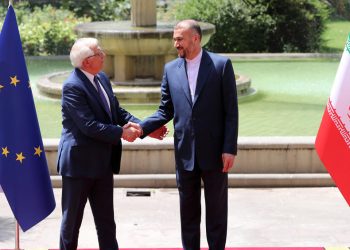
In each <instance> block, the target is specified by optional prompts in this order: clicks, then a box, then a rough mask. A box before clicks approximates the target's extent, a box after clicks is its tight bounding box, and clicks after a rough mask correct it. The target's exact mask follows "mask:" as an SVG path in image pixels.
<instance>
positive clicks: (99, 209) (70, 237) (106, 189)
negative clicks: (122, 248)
mask: <svg viewBox="0 0 350 250" xmlns="http://www.w3.org/2000/svg"><path fill="white" fill-rule="evenodd" d="M87 200H89V203H90V206H91V210H92V214H93V217H94V221H95V226H96V230H97V237H98V243H99V247H100V249H101V250H117V249H119V248H118V243H117V239H116V225H115V221H114V209H113V174H112V172H111V173H110V174H108V175H107V176H105V177H103V178H99V179H92V178H74V177H66V176H62V223H61V232H60V249H61V250H76V249H77V246H78V236H79V228H80V226H81V222H82V219H83V214H84V208H85V205H86V202H87Z"/></svg>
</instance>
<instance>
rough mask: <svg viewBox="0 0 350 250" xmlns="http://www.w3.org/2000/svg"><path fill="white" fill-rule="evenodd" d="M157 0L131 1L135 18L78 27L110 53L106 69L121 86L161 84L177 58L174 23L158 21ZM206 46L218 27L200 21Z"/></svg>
mask: <svg viewBox="0 0 350 250" xmlns="http://www.w3.org/2000/svg"><path fill="white" fill-rule="evenodd" d="M156 10H157V8H156V0H131V21H119V22H113V21H111V22H92V23H84V24H80V25H78V26H77V27H76V28H75V31H76V33H77V34H78V36H79V37H95V38H97V39H98V40H99V41H100V44H101V47H102V48H103V49H104V51H105V53H106V54H107V57H106V62H105V68H104V69H103V70H104V71H105V72H106V73H107V74H108V75H109V76H110V77H111V79H112V81H113V82H114V83H115V84H117V85H119V86H121V85H124V86H125V85H129V86H130V85H137V86H143V85H151V86H159V84H160V81H161V79H162V75H163V66H164V64H165V63H166V62H168V61H170V60H172V59H174V58H176V56H177V53H176V50H175V49H174V47H173V42H172V39H173V27H174V23H163V22H158V23H157V20H156V15H157V12H156ZM200 26H201V28H202V31H203V39H202V45H204V44H206V43H207V42H208V41H209V39H210V36H211V35H212V34H213V33H214V32H215V26H214V25H212V24H209V23H200Z"/></svg>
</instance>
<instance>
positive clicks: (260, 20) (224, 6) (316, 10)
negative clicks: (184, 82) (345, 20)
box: [175, 0, 328, 52]
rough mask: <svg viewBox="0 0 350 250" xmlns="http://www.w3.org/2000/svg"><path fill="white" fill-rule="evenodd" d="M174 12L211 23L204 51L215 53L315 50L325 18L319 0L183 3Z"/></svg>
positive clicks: (203, 0)
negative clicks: (210, 30) (213, 29)
mask: <svg viewBox="0 0 350 250" xmlns="http://www.w3.org/2000/svg"><path fill="white" fill-rule="evenodd" d="M175 12H176V13H175V17H176V19H178V20H181V19H187V18H193V19H196V20H199V21H205V22H209V23H213V24H214V25H215V26H216V33H215V35H214V36H213V37H212V39H211V40H210V42H209V43H208V44H207V48H208V49H210V50H213V51H216V52H310V51H317V50H318V49H319V48H320V47H321V44H322V40H321V38H320V37H321V34H322V32H323V30H324V25H325V24H324V23H325V20H326V18H327V16H328V12H327V6H326V5H325V4H324V3H323V2H321V1H318V0H284V1H280V0H268V1H266V0H245V1H240V0H186V1H185V2H181V3H179V4H178V5H176V6H175Z"/></svg>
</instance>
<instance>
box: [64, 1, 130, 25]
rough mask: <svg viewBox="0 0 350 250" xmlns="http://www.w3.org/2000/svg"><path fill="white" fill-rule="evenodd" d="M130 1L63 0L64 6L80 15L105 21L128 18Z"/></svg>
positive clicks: (93, 19)
mask: <svg viewBox="0 0 350 250" xmlns="http://www.w3.org/2000/svg"><path fill="white" fill-rule="evenodd" d="M129 2H130V1H129V0H128V1H126V0H100V1H96V0H84V1H76V0H62V7H63V8H65V9H69V10H71V11H73V12H74V13H76V15H77V16H78V17H83V16H86V17H89V18H91V20H92V21H104V20H116V19H126V18H128V17H129V16H130V4H128V3H129Z"/></svg>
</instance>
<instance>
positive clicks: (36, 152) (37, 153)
mask: <svg viewBox="0 0 350 250" xmlns="http://www.w3.org/2000/svg"><path fill="white" fill-rule="evenodd" d="M34 150H35V153H34V155H38V156H39V157H40V154H41V152H43V151H42V150H41V149H40V146H38V147H37V148H36V147H34Z"/></svg>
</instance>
